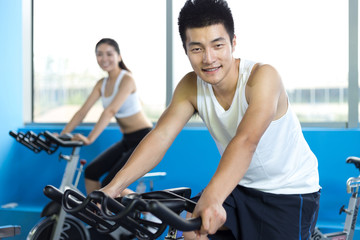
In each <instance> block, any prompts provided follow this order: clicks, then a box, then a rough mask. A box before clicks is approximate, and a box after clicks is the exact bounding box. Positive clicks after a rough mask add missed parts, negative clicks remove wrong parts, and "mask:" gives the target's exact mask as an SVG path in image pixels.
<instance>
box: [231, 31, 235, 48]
mask: <svg viewBox="0 0 360 240" xmlns="http://www.w3.org/2000/svg"><path fill="white" fill-rule="evenodd" d="M231 44H232V45H231V46H232V52H235V47H236V35H235V34H234V38H233V40H232V43H231Z"/></svg>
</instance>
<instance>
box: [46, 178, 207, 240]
mask: <svg viewBox="0 0 360 240" xmlns="http://www.w3.org/2000/svg"><path fill="white" fill-rule="evenodd" d="M189 190H190V189H189V188H176V189H168V190H163V191H154V192H148V193H143V194H137V193H134V194H129V195H127V196H124V197H122V198H116V199H114V198H111V197H109V196H107V195H106V194H105V193H103V192H101V191H94V192H92V193H90V194H89V195H88V196H87V197H85V196H83V195H82V194H80V193H78V192H76V191H74V190H72V189H68V190H66V191H65V192H64V194H62V193H61V192H60V191H59V190H58V189H56V188H55V187H53V186H49V185H48V186H46V187H45V189H44V193H45V195H46V196H48V197H49V198H51V199H53V200H54V201H57V202H59V200H60V199H62V200H61V201H60V202H62V205H63V208H64V210H65V211H66V212H68V213H70V214H72V215H73V216H75V217H77V218H79V219H80V220H82V221H84V222H85V223H87V224H89V225H90V226H92V227H94V228H96V229H97V230H98V231H99V232H104V233H109V232H112V231H114V230H115V229H117V228H118V227H119V226H122V227H124V228H125V229H127V230H128V231H130V232H132V233H133V234H135V235H136V237H137V238H139V239H156V238H158V237H159V236H160V235H161V234H162V233H163V232H164V230H165V229H166V228H167V226H170V227H173V228H175V229H177V230H180V231H193V230H197V229H200V227H201V218H193V219H184V218H182V217H181V216H180V215H179V214H180V213H181V212H182V211H184V210H185V211H189V212H192V211H193V209H194V208H195V205H196V203H195V202H193V201H191V200H189V199H188V198H187V196H188V195H189ZM190 191H191V190H190ZM174 192H176V193H174ZM178 193H179V194H178ZM184 195H186V197H185V196H184ZM145 213H150V214H152V215H153V216H155V217H156V218H157V219H158V220H160V222H159V221H156V220H154V219H153V220H151V219H146V217H145V216H146V214H145Z"/></svg>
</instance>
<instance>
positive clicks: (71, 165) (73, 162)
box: [51, 146, 80, 239]
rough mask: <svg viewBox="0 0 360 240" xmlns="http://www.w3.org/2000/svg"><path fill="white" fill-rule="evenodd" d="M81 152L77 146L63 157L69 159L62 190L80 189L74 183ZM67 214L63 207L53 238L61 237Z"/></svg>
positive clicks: (61, 186)
mask: <svg viewBox="0 0 360 240" xmlns="http://www.w3.org/2000/svg"><path fill="white" fill-rule="evenodd" d="M79 153H80V146H76V147H73V150H72V153H71V155H69V156H62V157H61V158H63V159H65V160H66V161H67V164H66V168H65V172H64V175H63V178H62V181H61V185H60V190H61V191H65V190H67V189H73V190H75V191H79V190H78V189H77V187H76V186H74V185H73V181H74V176H75V172H76V169H77V165H78V162H79ZM60 156H61V155H60ZM66 215H67V213H66V212H65V211H64V209H63V208H61V209H60V212H59V215H58V218H57V219H56V224H55V226H56V227H55V228H54V229H53V233H52V236H51V239H60V235H61V232H62V230H63V225H64V222H65V217H66Z"/></svg>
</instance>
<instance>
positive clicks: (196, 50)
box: [191, 48, 201, 52]
mask: <svg viewBox="0 0 360 240" xmlns="http://www.w3.org/2000/svg"><path fill="white" fill-rule="evenodd" d="M191 51H192V52H200V51H201V48H193V49H191Z"/></svg>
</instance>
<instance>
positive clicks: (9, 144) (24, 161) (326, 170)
mask: <svg viewBox="0 0 360 240" xmlns="http://www.w3.org/2000/svg"><path fill="white" fill-rule="evenodd" d="M21 4H22V1H21V0H11V1H10V0H0V35H1V38H0V53H1V57H0V72H1V80H0V81H1V84H2V85H1V86H2V87H1V88H0V112H1V118H0V122H1V124H0V205H3V204H6V203H10V202H16V203H18V204H19V206H18V207H17V208H15V209H11V210H6V209H1V208H0V226H1V225H6V224H20V225H21V226H22V231H23V233H22V235H21V236H19V237H18V238H14V239H24V238H25V236H26V234H27V232H28V231H29V228H31V226H33V225H34V224H35V222H36V220H37V219H38V218H39V211H40V209H41V207H42V206H43V205H44V204H45V203H46V202H47V199H46V198H45V197H44V196H43V194H42V188H43V187H44V186H45V185H46V184H53V185H55V186H59V184H60V178H61V174H62V171H63V169H64V166H65V164H64V163H63V162H59V161H58V160H57V156H58V154H57V153H56V154H54V155H47V154H46V153H39V154H35V153H33V152H31V151H30V150H28V149H26V148H25V147H23V146H22V145H20V144H18V143H16V141H15V140H14V139H12V138H10V136H9V134H8V132H9V130H14V131H27V130H32V131H34V132H40V131H44V130H50V131H60V129H61V126H38V125H30V126H24V124H23V116H22V112H23V98H22V86H23V82H22V81H23V80H22V79H23V73H22V15H21V11H22V6H21ZM78 131H80V132H83V133H85V134H86V133H87V132H88V131H89V128H88V127H80V128H79V129H78ZM304 135H305V138H306V139H307V141H308V142H309V144H310V147H311V148H312V150H313V151H314V153H315V154H316V155H317V157H318V159H319V171H320V183H321V185H322V187H323V189H322V198H321V210H320V214H319V221H320V222H322V223H326V222H329V223H331V224H332V223H334V224H337V223H342V222H343V219H344V216H343V215H342V216H339V215H338V210H339V208H340V206H342V205H343V204H345V205H347V201H348V200H347V198H348V194H347V193H346V192H345V182H346V179H347V178H348V177H349V176H356V175H358V171H357V170H355V168H354V167H353V166H349V165H346V164H345V159H346V158H347V157H348V156H352V155H354V156H360V148H359V144H358V143H359V138H360V133H359V129H338V130H332V129H322V128H319V129H317V128H309V129H304ZM120 137H121V134H120V133H119V131H118V129H117V128H116V127H109V128H107V129H106V130H105V131H104V133H103V134H102V135H101V136H100V137H99V139H98V140H97V141H96V142H95V143H94V144H93V145H91V146H86V147H84V148H83V149H82V150H81V157H82V158H85V159H87V160H88V161H90V160H91V159H92V158H93V157H94V156H95V155H97V154H98V153H100V152H101V151H102V150H103V149H104V148H105V147H106V146H108V145H109V144H111V143H112V142H114V141H116V140H117V139H119V138H120ZM60 151H62V152H63V153H66V151H67V150H66V149H61V150H60ZM218 160H219V154H218V153H217V150H216V148H215V144H214V142H213V141H212V139H211V137H210V135H209V134H208V132H207V131H206V130H205V129H203V128H195V129H193V128H191V129H184V130H183V131H182V132H181V133H180V135H179V136H178V138H177V139H176V140H175V143H174V145H173V146H172V147H171V148H170V150H169V152H168V153H167V154H166V155H165V158H164V160H163V161H162V162H161V163H160V164H159V165H158V166H157V167H156V169H154V171H166V172H167V173H168V176H166V177H165V178H164V180H163V181H158V182H157V183H156V185H155V187H156V189H162V188H168V187H179V186H189V187H191V188H193V190H194V193H196V192H198V191H200V190H201V189H202V188H203V187H204V186H205V185H206V183H207V182H208V181H209V179H210V177H211V175H212V173H213V172H214V171H215V168H216V165H217V162H218ZM80 188H81V189H83V188H84V187H83V183H81V185H80ZM24 216H25V217H24Z"/></svg>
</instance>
